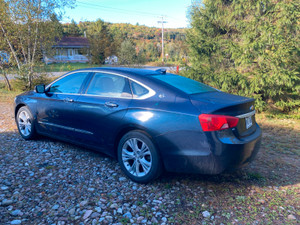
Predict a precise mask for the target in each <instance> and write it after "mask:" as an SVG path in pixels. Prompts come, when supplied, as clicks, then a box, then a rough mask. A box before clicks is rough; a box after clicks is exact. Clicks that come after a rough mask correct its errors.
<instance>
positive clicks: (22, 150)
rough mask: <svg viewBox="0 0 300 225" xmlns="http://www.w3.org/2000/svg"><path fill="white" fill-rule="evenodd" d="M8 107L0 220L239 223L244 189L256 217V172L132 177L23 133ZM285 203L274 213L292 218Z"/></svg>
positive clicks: (1, 106)
mask: <svg viewBox="0 0 300 225" xmlns="http://www.w3.org/2000/svg"><path fill="white" fill-rule="evenodd" d="M12 115H13V109H12V108H11V106H10V104H8V103H0V171H1V172H0V224H56V225H63V224H93V225H94V224H128V223H131V224H190V223H194V224H215V223H216V224H222V223H221V222H223V221H226V222H224V223H227V222H229V223H231V224H240V223H239V221H240V220H242V218H238V216H237V215H239V214H238V210H240V208H239V207H242V210H244V209H245V210H246V212H245V214H247V210H248V208H247V206H240V205H241V204H244V203H245V202H246V200H247V199H248V196H249V199H250V198H254V199H253V200H252V201H253V202H254V205H255V207H257V208H258V210H261V213H260V211H258V212H259V214H258V215H256V217H255V218H254V219H255V220H257V221H258V222H257V224H263V223H260V222H262V221H264V220H263V219H261V218H264V216H265V211H264V209H265V207H268V206H267V204H268V199H262V201H264V202H259V201H257V200H256V198H257V197H256V196H258V197H260V189H259V188H257V185H261V183H260V182H261V180H262V179H261V177H260V175H259V174H258V175H257V174H256V173H253V172H252V175H251V177H252V178H253V179H252V178H251V179H252V180H250V178H249V177H250V175H249V176H246V175H245V174H246V173H245V172H244V173H242V175H234V176H233V177H232V176H231V175H226V174H225V175H222V176H217V177H211V176H198V175H191V176H190V175H178V174H176V175H173V174H167V175H164V176H162V178H160V179H158V180H156V181H155V182H153V183H151V184H148V185H142V184H136V183H134V182H132V181H130V180H129V179H128V178H127V177H125V176H124V174H123V173H122V171H121V170H120V167H119V165H118V163H117V161H116V160H114V159H111V158H110V157H108V156H106V155H103V154H100V153H97V152H94V151H91V150H88V149H84V148H80V147H77V146H74V145H70V144H67V143H64V142H59V141H56V140H53V139H48V138H40V139H38V140H36V141H25V140H23V139H22V138H21V136H20V135H19V134H18V132H17V128H16V125H15V122H14V118H13V116H12ZM293 157H294V156H293ZM293 157H291V158H293ZM296 159H297V160H298V159H299V157H298V158H296ZM260 161H262V164H261V165H264V164H265V163H264V160H260ZM297 162H298V161H297ZM256 166H257V165H256ZM253 168H255V164H254V165H252V166H251V167H248V170H249V171H255V169H253ZM290 168H292V170H293V171H298V169H297V168H295V167H288V169H287V171H289V170H291V169H290ZM274 170H276V168H275V169H274ZM284 172H286V171H284ZM244 177H246V178H244ZM297 179H298V178H297ZM243 182H245V183H246V185H243ZM296 183H297V182H296ZM298 190H299V189H296V192H298ZM264 191H265V192H268V193H275V192H276V193H277V192H278V191H280V190H279V189H278V188H277V187H276V189H274V187H272V186H270V187H264ZM280 193H281V192H280ZM296 194H297V193H296ZM231 195H232V197H231ZM228 196H229V197H228ZM260 198H264V196H261V197H260ZM222 199H224V201H223V200H222ZM225 199H226V200H225ZM224 204H225V205H224ZM263 204H266V205H263ZM284 204H286V203H284V202H280V204H279V205H280V207H282V208H285V205H284ZM290 204H291V207H289V208H288V210H289V211H288V212H287V214H283V216H282V218H283V219H282V220H281V219H280V220H281V221H290V222H291V223H295V221H297V218H299V215H297V209H298V208H297V206H296V205H295V204H294V203H290ZM223 205H224V207H226V208H223ZM249 210H250V208H249ZM258 212H257V213H258ZM241 213H244V211H242V212H241ZM287 215H288V218H287ZM249 218H250V219H251V218H252V217H251V213H249ZM280 218H281V217H280ZM280 220H279V221H280ZM191 221H192V222H191ZM259 221H260V222H259ZM266 221H269V219H268V218H267V219H266ZM242 224H243V223H242ZM278 224H279V223H278Z"/></svg>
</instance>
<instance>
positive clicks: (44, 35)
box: [0, 0, 73, 88]
mask: <svg viewBox="0 0 300 225" xmlns="http://www.w3.org/2000/svg"><path fill="white" fill-rule="evenodd" d="M72 3H73V0H26V1H25V0H9V1H8V0H0V35H1V36H2V37H3V38H4V40H5V42H6V43H7V46H8V47H9V51H10V54H11V57H12V58H13V59H14V63H15V65H16V67H17V68H18V70H19V72H20V75H21V76H22V77H23V78H24V79H25V80H26V81H27V87H28V88H32V79H33V68H34V65H35V63H36V62H37V61H38V60H40V57H41V54H42V51H45V50H47V48H49V47H51V45H52V44H53V43H54V39H55V37H56V36H59V34H58V33H57V31H58V30H57V29H56V28H57V27H56V26H55V25H57V23H56V24H55V23H53V21H51V17H52V19H53V15H54V14H57V12H59V13H63V12H62V11H61V10H63V8H64V7H65V6H71V5H72Z"/></svg>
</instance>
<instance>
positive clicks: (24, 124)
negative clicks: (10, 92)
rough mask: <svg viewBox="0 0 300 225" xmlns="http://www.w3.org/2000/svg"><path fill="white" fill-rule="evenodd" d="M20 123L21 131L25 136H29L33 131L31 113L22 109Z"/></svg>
mask: <svg viewBox="0 0 300 225" xmlns="http://www.w3.org/2000/svg"><path fill="white" fill-rule="evenodd" d="M18 124H19V129H20V132H21V133H22V134H23V135H24V136H28V135H30V133H31V120H30V117H29V114H28V113H27V112H26V111H22V112H21V113H20V114H19V117H18Z"/></svg>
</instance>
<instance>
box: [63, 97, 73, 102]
mask: <svg viewBox="0 0 300 225" xmlns="http://www.w3.org/2000/svg"><path fill="white" fill-rule="evenodd" d="M64 102H74V99H72V98H65V99H64Z"/></svg>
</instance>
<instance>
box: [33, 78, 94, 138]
mask: <svg viewBox="0 0 300 225" xmlns="http://www.w3.org/2000/svg"><path fill="white" fill-rule="evenodd" d="M88 74H89V73H88V72H76V73H72V74H68V75H66V76H63V77H62V78H60V79H58V80H57V81H55V82H54V83H52V84H50V85H49V86H48V87H47V88H46V93H43V94H40V96H39V104H38V106H37V121H38V129H39V131H41V132H44V133H48V134H51V135H59V136H60V137H69V136H72V135H74V119H75V118H74V102H76V100H77V99H78V97H79V94H80V92H81V90H82V87H83V86H84V83H85V82H86V81H87V79H88Z"/></svg>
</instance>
